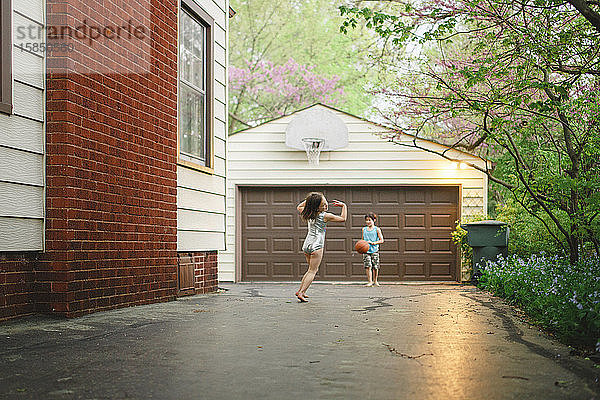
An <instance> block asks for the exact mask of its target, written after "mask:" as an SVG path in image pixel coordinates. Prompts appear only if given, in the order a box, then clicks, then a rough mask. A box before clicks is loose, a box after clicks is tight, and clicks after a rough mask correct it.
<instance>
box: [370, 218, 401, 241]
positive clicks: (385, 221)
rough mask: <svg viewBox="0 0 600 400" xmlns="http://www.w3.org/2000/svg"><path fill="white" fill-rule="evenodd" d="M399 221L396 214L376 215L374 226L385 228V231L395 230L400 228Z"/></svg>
mask: <svg viewBox="0 0 600 400" xmlns="http://www.w3.org/2000/svg"><path fill="white" fill-rule="evenodd" d="M399 221H400V218H399V217H398V214H378V215H377V221H376V225H378V226H385V228H386V229H394V230H397V229H399V228H400V222H399ZM384 238H385V236H384Z"/></svg>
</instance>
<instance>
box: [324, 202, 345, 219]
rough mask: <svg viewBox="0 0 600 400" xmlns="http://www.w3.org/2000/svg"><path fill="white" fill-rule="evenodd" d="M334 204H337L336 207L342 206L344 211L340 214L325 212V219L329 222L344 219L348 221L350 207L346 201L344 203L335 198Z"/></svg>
mask: <svg viewBox="0 0 600 400" xmlns="http://www.w3.org/2000/svg"><path fill="white" fill-rule="evenodd" d="M332 205H333V206H336V207H342V213H341V214H340V215H335V214H331V213H325V216H324V218H323V219H324V220H325V222H329V221H332V222H344V221H346V217H348V207H347V206H346V203H343V202H341V201H338V200H334V201H333V203H332Z"/></svg>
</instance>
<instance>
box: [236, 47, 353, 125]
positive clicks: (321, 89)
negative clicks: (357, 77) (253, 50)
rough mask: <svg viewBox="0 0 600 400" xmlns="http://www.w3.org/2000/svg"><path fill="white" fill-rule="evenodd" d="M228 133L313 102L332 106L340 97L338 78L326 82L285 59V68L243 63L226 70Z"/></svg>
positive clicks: (321, 76) (342, 94)
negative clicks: (227, 82) (245, 64)
mask: <svg viewBox="0 0 600 400" xmlns="http://www.w3.org/2000/svg"><path fill="white" fill-rule="evenodd" d="M229 91H230V102H229V117H230V123H229V131H230V132H235V131H236V130H238V129H241V128H245V127H250V126H255V125H258V124H260V123H262V122H264V121H266V120H269V119H272V118H276V117H280V116H282V115H286V114H288V113H289V112H290V111H295V110H297V109H299V108H302V107H305V106H308V105H310V104H313V103H316V102H322V103H326V104H330V105H335V104H336V103H337V102H338V101H340V100H341V99H342V98H343V96H344V89H343V88H341V87H340V85H339V77H337V76H335V75H334V76H333V77H331V78H327V77H325V76H323V75H320V74H317V73H316V72H314V66H311V65H302V64H298V63H297V62H296V61H294V60H293V59H291V58H290V59H289V60H288V61H287V62H286V63H285V64H282V65H275V64H273V63H272V62H270V61H259V62H256V63H254V64H252V63H250V62H247V67H246V68H236V67H230V68H229Z"/></svg>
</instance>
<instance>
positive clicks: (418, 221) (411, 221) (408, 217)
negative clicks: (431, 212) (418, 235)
mask: <svg viewBox="0 0 600 400" xmlns="http://www.w3.org/2000/svg"><path fill="white" fill-rule="evenodd" d="M404 227H405V228H410V229H425V214H404Z"/></svg>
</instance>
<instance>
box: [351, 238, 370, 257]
mask: <svg viewBox="0 0 600 400" xmlns="http://www.w3.org/2000/svg"><path fill="white" fill-rule="evenodd" d="M354 249H355V250H356V251H358V252H359V253H360V254H365V253H366V252H367V251H369V243H367V241H366V240H359V241H358V242H356V246H354Z"/></svg>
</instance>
